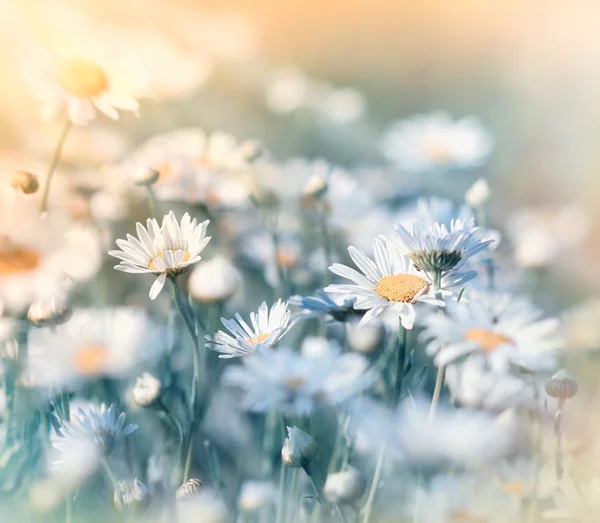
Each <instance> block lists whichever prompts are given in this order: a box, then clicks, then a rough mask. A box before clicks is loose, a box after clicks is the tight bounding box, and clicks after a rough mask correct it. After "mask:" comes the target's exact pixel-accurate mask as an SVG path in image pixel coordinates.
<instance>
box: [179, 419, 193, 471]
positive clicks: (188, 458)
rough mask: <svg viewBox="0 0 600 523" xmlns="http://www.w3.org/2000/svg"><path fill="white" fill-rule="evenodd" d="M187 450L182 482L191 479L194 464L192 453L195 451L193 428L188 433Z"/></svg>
mask: <svg viewBox="0 0 600 523" xmlns="http://www.w3.org/2000/svg"><path fill="white" fill-rule="evenodd" d="M190 429H191V424H190ZM185 447H186V450H185V461H184V465H183V481H182V483H185V482H186V481H187V480H189V479H190V469H191V466H192V454H193V452H194V434H193V431H192V430H189V431H188V435H187V443H186V446H185Z"/></svg>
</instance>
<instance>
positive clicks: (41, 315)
mask: <svg viewBox="0 0 600 523" xmlns="http://www.w3.org/2000/svg"><path fill="white" fill-rule="evenodd" d="M72 314H73V309H71V306H70V305H69V303H68V302H67V299H66V298H65V297H56V296H53V297H52V298H43V299H40V300H37V301H35V302H33V303H32V304H31V305H30V307H29V310H28V311H27V319H28V320H29V323H31V324H32V325H34V326H35V327H56V326H58V325H62V324H63V323H66V322H67V321H69V320H70V319H71V316H72Z"/></svg>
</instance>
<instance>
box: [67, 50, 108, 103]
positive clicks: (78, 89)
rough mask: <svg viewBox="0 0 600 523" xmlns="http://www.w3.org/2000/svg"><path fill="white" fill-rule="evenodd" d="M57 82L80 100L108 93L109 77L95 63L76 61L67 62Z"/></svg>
mask: <svg viewBox="0 0 600 523" xmlns="http://www.w3.org/2000/svg"><path fill="white" fill-rule="evenodd" d="M56 81H57V82H58V83H59V85H60V86H61V87H62V88H63V89H64V90H65V91H67V92H69V93H71V94H72V95H75V96H78V97H79V98H94V97H96V96H100V95H101V94H102V93H104V92H106V91H108V76H107V74H106V72H105V71H104V70H103V69H102V68H101V67H100V66H98V65H97V64H95V63H94V62H91V61H89V60H82V59H74V60H70V61H68V62H66V63H65V64H63V66H62V67H61V69H60V71H59V72H58V74H57V77H56Z"/></svg>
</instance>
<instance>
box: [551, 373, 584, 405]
mask: <svg viewBox="0 0 600 523" xmlns="http://www.w3.org/2000/svg"><path fill="white" fill-rule="evenodd" d="M578 389H579V386H578V385H577V382H576V381H575V380H574V379H573V378H572V377H571V376H570V375H569V373H568V372H567V371H566V370H564V369H561V370H559V371H558V372H557V373H556V374H555V375H554V376H552V377H551V378H550V379H549V380H548V381H547V382H546V392H547V393H548V396H550V397H552V398H558V399H562V400H566V399H569V398H572V397H573V396H575V394H577V390H578Z"/></svg>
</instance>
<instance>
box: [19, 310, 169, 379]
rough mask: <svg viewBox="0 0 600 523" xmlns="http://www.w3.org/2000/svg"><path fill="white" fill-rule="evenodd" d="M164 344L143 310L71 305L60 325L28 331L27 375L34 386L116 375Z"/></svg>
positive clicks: (150, 357) (154, 353)
mask: <svg viewBox="0 0 600 523" xmlns="http://www.w3.org/2000/svg"><path fill="white" fill-rule="evenodd" d="M164 342H165V339H164V337H163V336H162V331H161V329H160V328H159V327H157V326H156V324H155V323H154V322H153V321H152V320H151V319H150V317H149V316H148V315H147V314H146V312H145V311H144V310H143V309H137V308H133V307H119V308H116V309H112V308H107V309H77V310H75V311H74V312H73V316H72V317H71V319H70V320H69V321H67V322H66V323H64V324H63V325H59V326H51V327H44V328H39V329H33V330H31V331H30V332H29V348H28V350H29V358H28V369H27V371H28V373H27V376H28V379H29V380H30V382H31V384H32V385H33V386H36V387H44V386H51V387H59V386H64V385H68V384H73V383H80V382H82V381H84V380H88V379H93V378H100V377H107V376H111V377H122V376H125V375H127V374H128V373H130V372H132V371H134V370H135V369H136V367H137V366H138V365H140V364H142V363H147V362H150V361H152V360H153V359H155V358H157V357H158V356H159V355H160V354H161V352H162V349H163V346H164Z"/></svg>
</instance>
